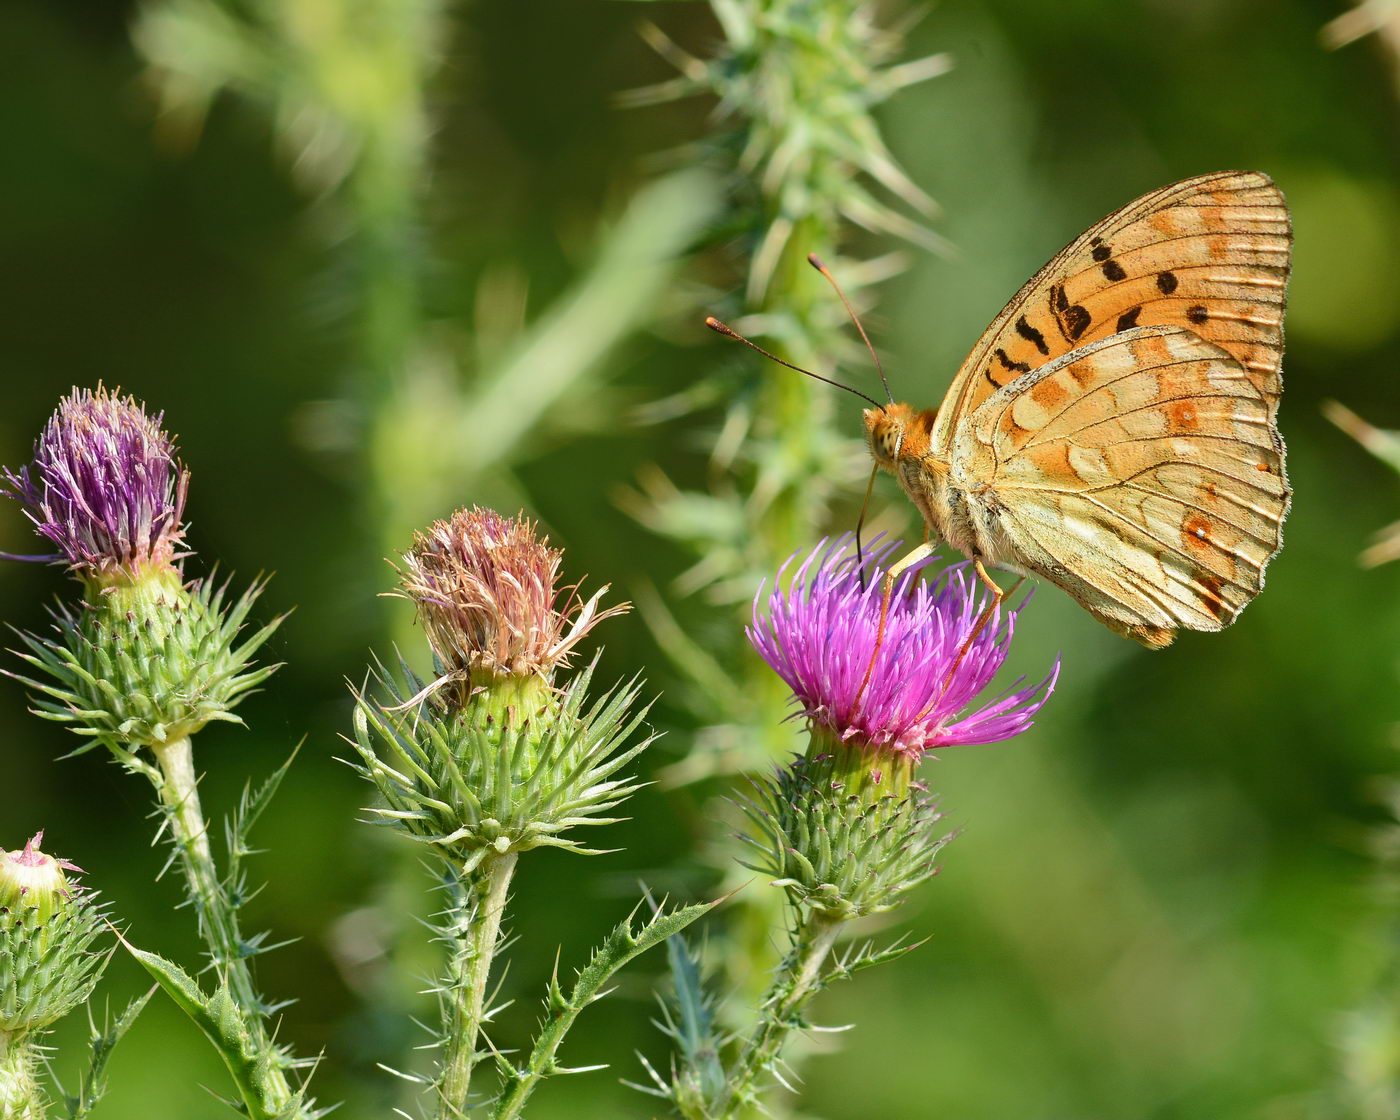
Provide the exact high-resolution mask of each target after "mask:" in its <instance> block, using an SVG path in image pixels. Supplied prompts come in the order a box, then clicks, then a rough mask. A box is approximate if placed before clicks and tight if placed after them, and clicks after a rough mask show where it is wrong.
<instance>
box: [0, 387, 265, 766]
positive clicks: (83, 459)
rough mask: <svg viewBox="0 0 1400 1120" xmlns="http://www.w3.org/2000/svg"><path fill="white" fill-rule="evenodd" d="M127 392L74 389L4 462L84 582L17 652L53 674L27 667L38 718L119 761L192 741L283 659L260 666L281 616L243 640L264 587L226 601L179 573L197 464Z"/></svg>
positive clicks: (220, 591) (13, 491) (44, 530)
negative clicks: (71, 603) (13, 460)
mask: <svg viewBox="0 0 1400 1120" xmlns="http://www.w3.org/2000/svg"><path fill="white" fill-rule="evenodd" d="M161 419H162V417H161V416H160V415H157V416H155V417H152V416H150V415H149V414H148V413H147V412H146V410H145V409H144V408H143V407H142V406H141V405H139V404H138V403H137V402H136V401H135V400H134V399H132V398H131V397H120V396H117V395H115V394H112V393H109V392H107V391H106V390H105V389H102V388H98V389H97V390H96V391H95V392H91V391H88V390H78V389H75V390H74V391H73V392H72V393H71V394H70V395H69V396H68V397H66V398H64V400H63V401H62V402H61V403H60V404H59V407H58V410H57V411H56V412H55V413H54V415H53V417H52V418H51V419H50V420H49V423H48V425H47V426H46V427H45V429H44V431H43V434H42V435H40V437H39V439H38V441H37V442H36V444H35V449H34V462H33V463H32V464H31V465H30V466H28V467H24V468H22V469H21V470H19V471H18V472H16V471H10V470H7V471H5V473H4V485H3V486H0V492H4V493H7V494H8V495H9V496H10V497H12V498H15V499H17V500H18V501H19V502H20V503H21V504H22V505H23V507H24V510H25V513H26V514H27V515H28V517H29V519H30V520H31V521H33V522H34V525H35V528H36V530H37V532H38V533H39V535H40V536H41V537H43V538H44V539H46V540H48V541H49V542H51V543H52V544H54V545H55V546H57V548H58V552H57V553H56V554H54V555H52V556H48V557H38V559H50V560H54V561H57V562H61V563H66V564H67V565H68V567H69V569H70V570H71V571H72V572H73V573H74V574H75V575H77V576H78V577H79V578H80V579H81V580H82V581H83V585H84V589H85V594H84V598H83V602H82V603H81V604H79V605H78V606H76V607H63V608H60V609H59V610H58V611H57V612H56V613H55V616H54V622H55V630H56V631H57V634H56V636H55V637H53V638H47V637H39V636H36V635H32V634H25V635H22V637H23V640H24V644H25V645H26V646H27V647H28V651H27V652H24V653H21V655H20V656H21V657H22V658H23V659H24V660H25V661H26V662H27V663H28V664H29V665H30V666H31V667H32V668H34V669H37V670H39V671H40V673H41V674H42V675H43V676H44V677H46V678H47V679H44V680H40V679H31V678H28V677H21V678H20V679H21V680H23V681H24V682H25V683H26V684H28V685H29V686H30V687H31V688H33V689H34V690H35V693H36V696H35V707H36V710H37V711H38V712H39V714H41V715H43V716H46V717H48V718H50V719H54V720H57V721H60V722H64V723H67V724H69V725H70V726H71V727H72V729H73V730H74V731H75V732H76V733H77V734H80V735H82V736H84V737H85V738H87V739H88V742H87V743H86V744H85V745H84V747H83V748H81V749H87V748H88V747H91V746H93V745H95V744H97V743H104V744H106V745H107V746H108V747H110V748H111V749H112V750H113V751H114V752H115V753H116V754H117V755H118V757H119V758H121V759H122V760H123V761H128V762H129V761H130V757H131V752H133V751H134V750H136V749H137V748H139V747H142V746H152V747H153V746H159V745H161V744H164V743H168V742H171V741H174V740H178V739H182V738H185V737H187V736H189V735H192V734H193V733H194V732H196V731H198V730H199V729H200V728H202V727H203V726H204V725H205V724H206V723H208V722H209V721H210V720H236V719H237V717H235V716H234V715H233V714H232V708H233V706H234V705H235V704H236V703H237V701H238V700H239V699H240V698H241V697H242V696H243V694H245V693H246V692H248V691H249V690H250V689H252V688H253V687H255V686H256V685H257V684H258V683H259V682H261V681H262V680H264V679H265V678H266V677H267V676H268V675H269V674H270V673H271V672H272V670H273V668H275V667H263V668H251V667H250V662H251V658H252V655H253V653H254V651H255V650H256V649H257V648H258V647H259V646H260V645H261V644H262V642H263V641H264V640H265V639H266V638H267V637H268V635H269V634H270V633H271V632H272V630H273V629H274V628H275V626H276V625H277V623H276V622H274V623H272V624H271V625H269V626H267V627H264V628H263V629H262V630H260V631H259V632H258V633H256V634H254V635H253V636H252V637H251V638H248V639H246V640H244V641H243V642H242V643H241V644H240V643H239V642H238V636H239V631H240V630H241V628H242V626H243V622H244V620H245V618H246V617H247V615H248V612H249V611H250V610H251V608H252V605H253V601H254V600H255V599H256V597H257V595H258V593H259V592H260V591H261V587H260V586H255V587H253V588H252V589H250V590H249V591H247V592H245V593H244V594H243V595H242V596H241V597H240V598H238V599H237V600H235V601H234V602H232V603H230V604H227V605H226V604H225V602H224V598H225V588H220V587H215V586H213V585H212V584H210V583H208V582H203V581H201V582H196V583H193V584H187V583H186V582H185V580H184V577H183V575H182V573H181V570H180V561H181V559H182V557H183V554H182V553H181V552H180V551H179V548H180V544H181V542H182V540H183V537H184V526H183V525H182V523H181V518H182V516H183V512H184V505H185V493H186V489H187V487H188V481H189V476H188V473H187V472H186V471H185V470H184V469H183V468H182V467H181V466H180V465H179V464H178V463H177V462H176V460H175V441H174V439H173V438H172V437H171V436H170V435H169V434H168V433H166V432H165V431H164V430H163V429H162V427H161Z"/></svg>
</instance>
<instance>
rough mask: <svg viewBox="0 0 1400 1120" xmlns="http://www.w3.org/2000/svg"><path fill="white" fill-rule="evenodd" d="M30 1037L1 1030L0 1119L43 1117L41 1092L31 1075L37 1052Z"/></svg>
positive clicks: (33, 1118)
mask: <svg viewBox="0 0 1400 1120" xmlns="http://www.w3.org/2000/svg"><path fill="white" fill-rule="evenodd" d="M30 1038H31V1036H30V1035H29V1034H26V1033H19V1032H16V1033H11V1032H9V1031H0V1120H44V1094H43V1091H42V1090H41V1089H40V1088H39V1082H38V1080H37V1079H36V1078H35V1076H34V1065H35V1056H36V1055H35V1050H34V1044H33V1043H32V1042H31V1041H30Z"/></svg>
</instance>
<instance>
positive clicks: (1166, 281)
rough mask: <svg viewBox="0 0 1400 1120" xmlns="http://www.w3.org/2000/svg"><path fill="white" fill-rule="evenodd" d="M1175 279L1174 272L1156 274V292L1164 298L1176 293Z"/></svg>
mask: <svg viewBox="0 0 1400 1120" xmlns="http://www.w3.org/2000/svg"><path fill="white" fill-rule="evenodd" d="M1176 285H1177V279H1176V273H1174V272H1159V273H1157V290H1158V291H1159V292H1161V293H1162V294H1163V295H1164V296H1169V295H1171V294H1172V293H1173V292H1174V291H1176Z"/></svg>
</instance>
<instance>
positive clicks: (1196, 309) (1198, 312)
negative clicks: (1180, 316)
mask: <svg viewBox="0 0 1400 1120" xmlns="http://www.w3.org/2000/svg"><path fill="white" fill-rule="evenodd" d="M1186 318H1187V320H1189V321H1190V322H1192V323H1195V324H1196V325H1197V326H1200V325H1201V324H1202V323H1204V322H1205V321H1206V320H1207V319H1209V318H1210V312H1209V311H1207V310H1206V309H1205V308H1204V307H1202V306H1201V305H1200V304H1199V303H1196V304H1192V305H1191V306H1190V307H1188V308H1187V309H1186Z"/></svg>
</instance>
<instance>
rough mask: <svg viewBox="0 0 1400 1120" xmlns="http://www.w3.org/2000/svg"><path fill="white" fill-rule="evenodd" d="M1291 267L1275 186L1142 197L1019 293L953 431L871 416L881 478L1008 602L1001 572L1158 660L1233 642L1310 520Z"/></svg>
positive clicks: (943, 423)
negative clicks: (1288, 311) (1287, 374)
mask: <svg viewBox="0 0 1400 1120" xmlns="http://www.w3.org/2000/svg"><path fill="white" fill-rule="evenodd" d="M1291 246H1292V227H1291V222H1290V219H1289V214H1288V209H1287V207H1286V205H1285V204H1284V200H1283V196H1282V194H1281V193H1280V191H1279V190H1278V188H1277V187H1275V186H1274V184H1273V182H1272V181H1271V180H1270V179H1269V177H1268V176H1266V175H1263V174H1261V173H1259V172H1254V171H1226V172H1220V173H1216V174H1212V175H1201V176H1198V177H1196V178H1192V179H1185V180H1182V181H1181V182H1179V183H1173V184H1171V185H1170V186H1166V187H1162V188H1161V189H1160V190H1156V191H1153V192H1151V193H1150V194H1146V195H1143V196H1142V197H1141V198H1139V199H1137V200H1136V201H1135V202H1132V203H1129V204H1128V205H1127V206H1125V207H1123V209H1121V210H1119V211H1117V212H1116V213H1114V214H1110V215H1109V216H1108V217H1107V218H1104V219H1103V220H1102V221H1100V222H1099V223H1097V224H1096V225H1094V226H1092V227H1090V228H1089V229H1088V230H1086V231H1085V232H1084V233H1082V234H1080V236H1079V237H1077V238H1075V240H1074V241H1072V242H1070V244H1069V245H1067V246H1066V247H1065V248H1064V249H1063V250H1061V251H1060V252H1059V253H1058V254H1056V256H1055V257H1054V258H1053V259H1052V260H1051V261H1050V263H1049V264H1047V265H1046V266H1045V267H1044V268H1042V269H1041V270H1040V271H1039V272H1038V273H1036V275H1035V276H1034V277H1032V278H1031V280H1030V281H1029V282H1027V283H1026V285H1025V286H1024V287H1023V288H1022V289H1021V290H1020V291H1019V292H1017V293H1016V295H1015V296H1014V297H1013V298H1012V300H1011V302H1010V303H1008V304H1007V305H1006V307H1005V308H1003V309H1002V311H1001V313H1000V314H999V315H998V316H997V317H996V318H995V319H994V320H993V321H992V324H991V326H990V327H988V328H987V330H986V332H985V333H984V334H983V335H982V338H981V340H980V341H979V342H978V343H977V345H976V346H975V347H973V350H972V353H971V354H969V355H968V357H967V359H966V360H965V361H964V362H963V364H962V366H961V367H960V368H959V369H958V372H957V374H956V376H954V378H953V381H952V384H951V385H950V386H949V388H948V392H947V395H946V396H945V397H944V399H943V403H942V405H941V406H939V408H938V409H936V410H932V409H926V410H918V409H915V408H913V407H912V406H911V405H909V404H905V403H894V402H892V403H890V404H887V405H878V404H877V405H876V406H875V407H872V408H869V409H866V411H865V414H864V418H865V429H866V434H867V438H868V441H869V444H870V450H871V453H872V455H873V456H874V459H875V464H876V467H877V468H879V469H882V470H885V471H888V472H890V473H892V474H893V475H894V476H895V477H896V478H897V479H898V480H899V483H900V485H901V487H902V488H903V489H904V492H905V493H906V494H907V495H908V496H909V497H910V498H911V499H912V500H913V502H914V504H915V505H916V506H917V507H918V509H919V511H920V513H922V514H923V518H924V521H925V524H926V526H927V529H928V532H929V534H930V535H931V536H933V537H937V538H941V539H942V540H944V541H946V542H947V543H948V544H949V545H951V546H953V547H954V548H956V549H958V550H959V551H960V552H962V553H963V554H965V555H966V556H967V557H968V558H969V559H970V560H972V561H973V562H974V563H975V564H976V568H977V572H978V574H979V575H980V576H981V577H982V579H983V580H984V582H986V583H987V585H988V587H989V588H991V589H993V594H994V595H995V596H996V598H997V600H998V601H999V600H1000V598H1001V595H1002V592H1001V591H1000V590H999V589H997V587H996V584H995V582H994V581H993V580H992V579H991V578H990V576H989V575H988V574H987V571H986V569H987V567H993V566H994V567H998V568H1002V569H1006V570H1009V571H1012V572H1016V573H1019V574H1021V575H1028V576H1038V577H1040V578H1043V579H1046V580H1048V581H1050V582H1051V583H1053V584H1055V585H1056V586H1058V587H1060V588H1061V589H1062V590H1064V591H1065V592H1067V593H1068V594H1069V595H1070V596H1071V597H1072V598H1073V599H1074V600H1075V601H1076V602H1078V603H1079V604H1080V605H1081V606H1083V607H1084V608H1085V609H1086V610H1087V611H1089V613H1090V614H1092V615H1093V616H1094V617H1095V618H1097V619H1099V621H1101V622H1103V623H1104V624H1106V625H1107V626H1108V627H1110V628H1111V629H1112V630H1114V631H1116V632H1118V633H1120V634H1123V635H1126V636H1128V637H1131V638H1134V639H1136V640H1137V641H1139V642H1141V643H1142V644H1143V645H1145V646H1148V647H1150V648H1154V649H1160V648H1162V647H1163V646H1166V645H1168V644H1170V643H1171V641H1172V639H1173V638H1174V637H1175V636H1176V631H1177V630H1179V629H1188V630H1220V629H1223V628H1224V627H1225V626H1228V625H1229V624H1230V623H1231V622H1233V621H1234V620H1235V618H1236V617H1237V616H1238V615H1239V613H1240V611H1241V610H1243V609H1244V607H1245V606H1246V605H1247V604H1248V603H1249V602H1250V600H1251V599H1253V598H1254V596H1256V595H1257V594H1259V592H1260V590H1261V589H1262V588H1263V586H1264V569H1265V568H1266V567H1267V565H1268V563H1269V561H1270V560H1271V559H1272V558H1273V557H1274V556H1275V555H1276V554H1277V553H1278V550H1279V546H1280V543H1281V533H1282V526H1283V520H1284V517H1285V516H1286V515H1287V513H1288V507H1289V502H1290V498H1291V491H1290V490H1289V487H1288V480H1287V477H1286V475H1285V473H1284V446H1283V439H1282V437H1281V436H1280V435H1279V431H1278V426H1277V420H1276V414H1277V411H1278V403H1279V393H1280V388H1281V386H1280V370H1279V367H1280V361H1281V359H1282V355H1283V313H1284V303H1285V296H1286V290H1287V283H1288V273H1289V264H1290V257H1291ZM814 263H818V265H819V262H814ZM819 267H820V265H819ZM931 547H932V546H931V545H930V544H925V546H924V547H923V548H922V549H918V550H915V552H914V553H911V554H910V556H908V557H906V558H905V559H904V560H903V561H901V564H900V565H899V567H904V566H908V564H909V563H912V562H913V561H914V560H915V559H918V558H920V557H921V556H923V555H927V554H928V552H929V551H930V550H931Z"/></svg>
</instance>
